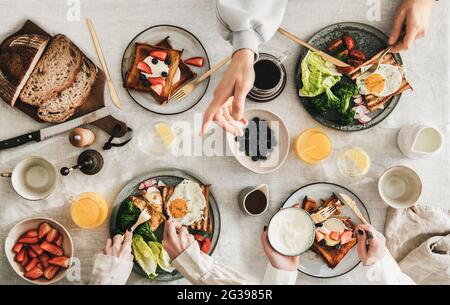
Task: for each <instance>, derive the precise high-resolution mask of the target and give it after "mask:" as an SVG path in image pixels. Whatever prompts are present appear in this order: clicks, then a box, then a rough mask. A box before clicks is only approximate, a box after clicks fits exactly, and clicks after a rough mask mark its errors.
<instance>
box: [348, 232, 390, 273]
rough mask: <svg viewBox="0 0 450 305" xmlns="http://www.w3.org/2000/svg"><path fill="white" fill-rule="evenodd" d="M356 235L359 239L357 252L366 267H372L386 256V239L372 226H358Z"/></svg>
mask: <svg viewBox="0 0 450 305" xmlns="http://www.w3.org/2000/svg"><path fill="white" fill-rule="evenodd" d="M354 232H355V234H356V235H357V238H358V245H357V248H356V250H357V252H358V256H359V259H360V260H361V262H362V263H363V265H364V266H370V265H373V264H375V263H376V262H377V261H379V260H380V259H382V258H383V257H384V255H385V254H386V239H385V238H384V236H383V235H382V234H381V233H380V232H378V231H377V230H375V229H374V227H372V226H371V225H357V226H356V228H355V230H354Z"/></svg>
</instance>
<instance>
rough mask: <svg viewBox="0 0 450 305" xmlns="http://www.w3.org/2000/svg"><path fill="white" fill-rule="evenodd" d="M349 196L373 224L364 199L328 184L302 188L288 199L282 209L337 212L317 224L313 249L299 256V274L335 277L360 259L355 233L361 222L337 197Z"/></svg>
mask: <svg viewBox="0 0 450 305" xmlns="http://www.w3.org/2000/svg"><path fill="white" fill-rule="evenodd" d="M338 193H341V194H346V195H348V196H349V197H350V198H351V199H352V200H353V201H354V202H356V206H357V207H358V209H359V210H360V211H361V213H362V215H363V216H364V217H365V218H366V219H367V220H368V221H369V222H370V216H369V213H368V211H367V208H366V207H365V205H364V203H363V202H362V201H361V199H359V198H358V196H356V195H355V194H354V193H353V192H351V191H350V190H348V189H347V188H345V187H343V186H340V185H337V184H334V183H329V182H318V183H312V184H309V185H306V186H303V187H301V188H300V189H298V190H296V191H295V192H294V193H292V195H291V196H289V198H288V199H287V200H286V202H285V203H284V205H283V208H286V207H292V206H295V207H298V208H303V209H304V210H305V211H307V212H308V213H309V214H313V213H315V212H317V211H319V210H320V209H321V208H324V207H328V206H329V205H335V206H336V207H337V209H338V212H337V213H335V215H332V216H331V217H330V218H329V219H328V220H327V221H325V222H323V223H322V224H316V229H315V231H316V232H315V240H314V244H313V246H312V247H311V249H310V250H309V251H307V252H305V253H303V254H302V255H301V256H300V263H299V265H298V271H300V272H302V273H304V274H306V275H309V276H313V277H317V278H333V277H338V276H341V275H344V274H346V273H348V272H350V271H352V270H353V269H354V268H355V267H356V266H358V264H359V263H360V260H359V258H358V254H357V253H356V238H355V237H354V234H353V231H354V229H355V226H357V225H358V224H360V223H361V222H360V220H359V219H358V217H357V216H356V215H355V214H354V213H353V211H352V210H351V208H350V207H349V206H347V205H345V204H342V203H341V202H340V201H339V199H337V197H335V195H334V194H338Z"/></svg>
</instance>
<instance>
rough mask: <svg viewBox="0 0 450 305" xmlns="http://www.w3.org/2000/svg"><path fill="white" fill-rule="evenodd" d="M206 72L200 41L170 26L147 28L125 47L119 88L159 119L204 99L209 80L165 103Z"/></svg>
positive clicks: (206, 61)
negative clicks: (191, 91)
mask: <svg viewBox="0 0 450 305" xmlns="http://www.w3.org/2000/svg"><path fill="white" fill-rule="evenodd" d="M209 69H210V63H209V59H208V54H207V53H206V50H205V48H204V47H203V45H202V43H201V42H200V40H198V39H197V38H196V37H195V36H194V35H193V34H192V33H190V32H189V31H187V30H185V29H183V28H181V27H177V26H174V25H156V26H153V27H150V28H148V29H146V30H144V31H143V32H141V33H140V34H138V35H137V36H136V37H134V38H133V40H132V41H131V42H130V43H129V45H128V47H127V48H126V50H125V52H124V55H123V59H122V77H123V85H124V87H125V88H126V90H127V91H128V93H129V95H130V96H131V98H132V99H133V100H134V101H135V102H136V103H138V104H139V105H141V106H142V107H144V108H145V109H147V110H149V111H151V112H154V113H157V114H163V115H170V114H179V113H182V112H185V111H187V110H189V109H191V108H192V107H194V106H195V105H196V104H197V103H198V102H199V101H200V100H201V99H202V98H203V96H204V95H205V93H206V90H207V89H208V85H209V79H208V80H206V81H204V82H202V83H201V84H200V85H199V86H198V87H197V88H196V89H195V90H194V92H193V93H192V94H190V95H189V96H187V97H185V98H183V99H181V100H179V101H170V102H169V101H168V100H169V99H170V96H171V95H172V94H173V93H175V92H176V91H177V90H178V89H180V88H181V87H183V86H184V85H186V84H187V83H189V82H190V81H192V80H194V79H195V78H196V77H197V76H199V75H202V74H203V73H205V72H207V71H208V70H209Z"/></svg>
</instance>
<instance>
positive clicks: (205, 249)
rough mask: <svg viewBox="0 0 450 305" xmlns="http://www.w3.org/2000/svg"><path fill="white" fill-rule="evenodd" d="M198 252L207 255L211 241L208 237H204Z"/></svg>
mask: <svg viewBox="0 0 450 305" xmlns="http://www.w3.org/2000/svg"><path fill="white" fill-rule="evenodd" d="M200 250H201V251H202V252H203V253H206V254H208V253H209V251H210V250H211V239H209V238H208V237H206V238H205V240H204V241H203V244H202V246H201V248H200Z"/></svg>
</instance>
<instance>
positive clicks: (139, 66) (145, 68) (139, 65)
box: [137, 61, 153, 74]
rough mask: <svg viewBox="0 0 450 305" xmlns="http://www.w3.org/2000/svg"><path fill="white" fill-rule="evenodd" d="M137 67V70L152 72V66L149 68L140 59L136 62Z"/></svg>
mask: <svg viewBox="0 0 450 305" xmlns="http://www.w3.org/2000/svg"><path fill="white" fill-rule="evenodd" d="M137 68H138V70H139V71H142V72H144V73H146V74H152V73H153V72H152V68H150V66H149V65H147V63H145V62H143V61H141V62H140V63H138V65H137Z"/></svg>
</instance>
